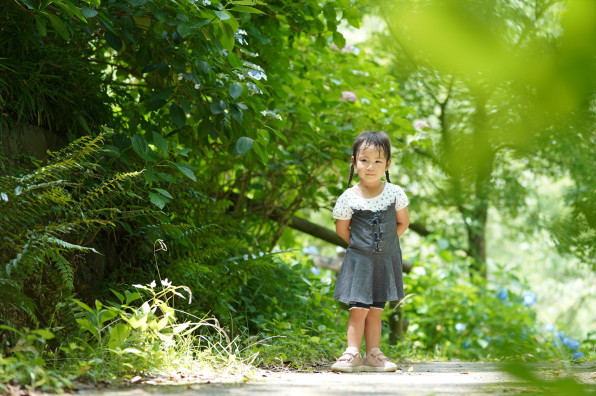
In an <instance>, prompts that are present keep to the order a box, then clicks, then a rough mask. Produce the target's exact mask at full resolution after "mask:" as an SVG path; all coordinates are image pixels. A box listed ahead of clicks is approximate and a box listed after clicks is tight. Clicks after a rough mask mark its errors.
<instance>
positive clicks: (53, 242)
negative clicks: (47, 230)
mask: <svg viewBox="0 0 596 396" xmlns="http://www.w3.org/2000/svg"><path fill="white" fill-rule="evenodd" d="M45 241H46V242H48V243H49V244H50V245H58V246H61V247H62V248H63V249H67V250H78V251H81V252H93V253H97V254H99V252H98V251H97V250H95V249H94V248H90V247H86V246H81V245H76V244H74V243H69V242H66V241H64V240H62V239H58V238H54V237H46V238H45Z"/></svg>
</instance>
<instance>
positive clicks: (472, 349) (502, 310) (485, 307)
mask: <svg viewBox="0 0 596 396" xmlns="http://www.w3.org/2000/svg"><path fill="white" fill-rule="evenodd" d="M439 245H441V244H440V243H439V244H436V243H435V242H431V244H428V243H424V244H423V246H422V248H421V251H422V252H423V253H419V254H418V255H417V256H416V257H414V269H413V271H412V273H411V274H409V275H408V276H407V277H406V278H405V287H406V293H413V294H414V295H413V296H411V297H410V298H409V299H408V300H407V302H406V303H405V306H404V308H403V315H404V316H405V317H406V318H407V319H408V320H409V325H408V329H407V337H406V338H405V340H404V341H402V343H401V344H400V347H401V351H400V354H401V355H402V356H404V357H431V358H442V359H452V358H458V359H464V360H477V359H503V358H521V357H523V358H527V359H549V358H554V357H563V356H561V355H560V354H559V353H558V352H557V348H556V346H555V345H554V344H553V343H552V342H549V336H548V334H547V332H546V331H544V330H543V329H541V325H540V323H538V322H537V320H536V313H535V311H534V310H533V308H532V305H533V301H532V298H535V296H533V297H532V294H531V293H527V294H526V296H524V291H528V290H529V288H528V287H527V286H525V285H524V284H523V282H522V281H521V280H520V279H518V278H517V277H516V276H515V275H514V274H510V273H498V272H497V273H491V279H489V280H488V281H485V280H483V279H477V278H473V277H470V275H469V270H468V267H467V266H468V263H467V260H466V259H465V255H463V254H462V255H461V256H460V255H458V253H457V252H453V251H451V250H449V249H441V248H440V247H439ZM567 358H569V357H567Z"/></svg>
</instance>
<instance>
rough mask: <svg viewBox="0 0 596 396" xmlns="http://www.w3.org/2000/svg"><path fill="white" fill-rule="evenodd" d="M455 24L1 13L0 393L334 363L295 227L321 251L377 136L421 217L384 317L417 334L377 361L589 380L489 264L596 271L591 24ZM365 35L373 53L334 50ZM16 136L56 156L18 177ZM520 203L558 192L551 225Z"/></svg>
mask: <svg viewBox="0 0 596 396" xmlns="http://www.w3.org/2000/svg"><path fill="white" fill-rule="evenodd" d="M457 4H458V5H457V6H453V7H452V6H446V5H444V4H443V3H442V2H435V1H423V2H421V1H399V2H388V3H374V4H373V3H371V4H368V2H367V1H350V0H335V1H324V2H315V1H301V2H293V1H258V0H257V1H253V0H236V1H234V0H233V1H222V2H220V1H208V0H197V1H195V0H176V1H170V0H167V1H166V0H105V1H100V0H89V1H87V0H54V1H49V0H48V1H31V0H15V1H12V2H9V3H7V4H6V5H5V7H4V8H3V10H2V12H1V13H0V47H1V48H3V51H4V52H3V54H2V58H0V105H1V106H2V119H1V120H0V127H1V130H0V133H1V134H2V142H3V146H4V147H3V148H4V154H3V155H2V156H0V169H1V175H0V194H1V196H0V198H1V199H0V207H1V208H2V216H1V217H0V229H1V230H2V232H1V233H0V262H1V263H2V266H1V267H0V286H1V287H0V297H1V301H2V304H0V320H1V321H2V327H0V328H1V330H0V336H1V337H2V340H3V341H4V343H3V346H2V348H3V349H2V350H0V370H2V371H0V377H2V378H3V381H9V380H10V381H16V382H20V383H21V384H28V385H29V386H32V387H48V388H53V389H58V388H61V387H64V386H70V385H71V383H70V381H71V380H72V379H74V378H87V379H88V380H98V379H103V378H117V377H122V376H125V375H133V374H137V373H153V372H156V371H168V370H169V371H184V370H189V371H191V372H192V371H193V370H194V371H196V370H197V366H196V364H197V363H196V362H202V363H201V364H203V363H205V362H206V363H205V365H204V366H205V367H206V366H209V365H210V364H211V365H215V366H217V367H220V366H221V365H224V366H225V365H227V366H226V367H230V362H233V363H234V364H236V363H238V361H239V360H242V359H245V360H243V361H250V359H254V356H255V355H254V354H256V353H258V357H256V359H258V360H257V362H259V363H260V364H264V365H294V366H303V365H307V364H316V363H320V362H322V361H326V359H327V360H328V359H332V358H333V356H334V355H337V354H338V353H339V352H340V351H341V349H342V348H343V343H344V341H343V340H344V334H343V333H344V326H345V319H346V315H347V313H346V312H345V311H343V310H342V307H340V306H339V305H338V304H337V303H335V302H334V301H333V300H332V299H331V298H330V295H331V293H332V288H333V282H334V274H333V272H331V271H329V270H323V271H321V270H320V269H319V268H317V267H315V266H314V264H313V261H312V260H311V258H309V256H307V255H305V254H304V253H303V252H302V248H303V247H305V246H306V245H309V244H315V245H318V246H319V248H320V250H321V251H329V252H330V251H331V248H330V247H329V246H326V245H324V244H323V243H322V242H319V241H315V240H313V239H312V238H310V237H305V236H304V235H301V234H299V233H297V232H296V231H290V230H289V229H288V225H289V224H290V222H291V218H292V216H294V215H300V216H302V217H306V218H310V219H311V220H313V221H315V222H317V223H319V224H322V225H326V226H328V227H329V228H332V227H333V224H332V222H331V219H330V217H331V216H330V211H329V209H330V208H332V206H333V202H334V199H335V198H336V197H337V196H338V195H339V194H340V193H341V191H342V190H343V188H345V182H346V181H347V177H348V174H349V164H348V160H349V157H350V155H351V148H350V147H351V143H352V141H353V139H354V137H355V136H356V135H357V134H358V133H359V132H361V131H363V130H385V131H387V132H388V133H389V134H390V136H391V137H392V140H393V144H394V147H395V148H396V150H395V153H394V156H393V164H395V166H392V168H391V170H390V172H391V179H392V181H393V182H395V183H397V184H400V185H402V186H404V188H405V189H406V192H407V193H408V195H409V196H410V198H411V205H410V212H411V215H412V224H411V229H410V231H409V235H408V236H406V238H407V239H406V246H409V248H408V249H407V250H406V258H407V259H409V260H412V261H413V262H414V270H413V272H412V273H411V274H410V275H409V276H408V277H407V280H406V288H407V290H408V293H413V295H412V296H410V297H408V299H407V300H406V302H405V305H404V307H403V308H402V309H401V310H398V309H395V310H387V311H386V314H385V315H386V316H385V321H386V322H387V323H392V321H393V320H394V319H395V316H396V315H397V316H400V315H401V316H402V317H403V318H405V319H407V320H408V321H409V326H408V328H407V329H404V330H406V331H405V332H404V334H405V336H404V337H402V339H400V340H398V341H397V342H393V343H391V344H390V345H389V340H394V338H395V337H390V335H389V334H387V333H386V334H385V335H384V337H385V339H384V343H385V344H387V349H388V350H390V351H391V353H392V354H393V356H395V357H401V358H420V357H424V358H428V357H430V358H462V359H501V358H510V357H521V356H523V357H525V358H532V357H533V358H538V359H550V358H560V359H569V358H570V357H571V354H572V353H574V352H575V353H579V352H581V353H582V354H585V355H588V356H593V354H594V343H595V341H594V340H595V337H596V335H595V334H594V333H589V332H586V331H582V332H579V333H578V334H581V337H582V338H585V339H582V340H581V341H582V343H581V348H580V344H579V343H578V341H577V340H575V339H573V338H570V337H566V336H565V335H564V334H563V333H562V332H561V331H565V332H566V331H567V330H569V329H566V328H562V329H555V328H554V327H553V328H550V327H547V328H544V329H543V328H541V325H542V324H541V323H540V322H539V321H538V320H537V318H536V313H535V311H534V309H533V304H534V301H535V299H536V294H535V292H532V290H536V285H532V284H530V283H529V282H527V281H526V279H524V277H523V276H521V275H519V272H516V271H510V270H508V269H506V268H505V266H504V264H503V260H511V257H512V256H514V255H516V256H517V254H514V253H512V254H511V255H510V256H509V257H505V258H503V257H499V255H498V254H496V253H495V254H494V255H493V256H492V257H491V251H495V249H494V248H493V250H491V243H492V242H493V241H495V240H498V241H504V240H505V239H507V240H509V244H510V245H508V246H511V244H513V246H517V245H516V241H515V238H514V237H512V235H520V240H519V241H518V242H520V243H521V242H523V243H530V242H531V241H535V240H536V238H537V236H539V237H543V236H545V235H546V238H548V239H549V240H551V241H554V243H555V244H556V249H552V250H551V252H552V255H557V254H558V255H557V256H556V257H562V260H565V261H568V262H571V263H575V262H581V263H582V265H586V266H591V268H592V269H593V268H594V264H595V261H594V257H595V255H594V246H595V244H594V242H596V232H595V230H596V218H595V214H596V210H595V208H594V204H593V202H592V200H591V195H593V194H592V192H593V191H594V187H595V186H596V180H595V179H594V175H596V172H595V169H594V163H593V161H590V160H589V159H590V158H593V157H594V147H596V146H595V145H594V143H596V142H594V139H595V134H594V132H593V125H594V124H593V120H592V116H593V110H594V109H593V99H594V98H593V95H594V89H593V88H594V87H593V85H592V84H593V82H592V79H593V75H594V70H593V67H594V63H593V56H594V53H595V51H594V48H593V46H594V45H595V44H594V43H595V42H596V41H594V40H584V39H583V38H584V37H593V34H594V27H593V26H596V25H594V24H593V22H594V21H593V18H592V17H588V16H587V15H596V13H590V11H593V10H591V9H589V8H590V7H591V5H585V4H587V3H586V2H578V1H575V2H574V1H569V2H544V3H541V2H533V1H521V2H516V3H511V2H506V1H497V0H494V1H490V2H477V1H468V2H458V3H457ZM585 7H587V8H588V9H585ZM363 16H366V17H367V18H368V17H370V18H375V19H373V21H375V22H374V23H375V24H376V25H377V26H380V27H381V28H380V29H379V33H378V34H375V35H373V36H371V39H369V40H368V41H365V42H363V43H362V44H359V45H358V46H354V45H350V44H349V43H346V39H345V38H344V34H342V33H341V32H344V33H346V32H350V31H353V30H354V29H358V28H360V27H361V24H362V22H361V21H362V17H363ZM462 18H464V19H465V23H461V22H462ZM383 26H384V28H383ZM338 27H339V30H338ZM462 38H464V39H465V40H460V39H462ZM578 43H586V44H585V45H584V44H582V45H580V44H578ZM31 126H35V127H39V128H41V129H42V130H45V131H46V132H48V133H51V134H52V135H53V136H56V140H57V141H61V142H70V144H69V145H68V146H66V147H59V148H56V149H54V148H52V150H55V151H53V152H51V153H49V155H48V156H47V158H34V157H32V156H31V155H29V154H27V153H22V154H19V155H14V153H12V152H10V151H9V149H10V147H12V146H11V143H9V142H10V141H18V139H19V136H20V134H21V133H22V131H23V130H28V129H30V128H31ZM10 139H12V140H10ZM541 178H542V179H541ZM535 180H543V182H542V184H540V183H539V184H540V185H544V184H545V183H554V182H561V181H562V183H563V185H564V186H565V188H564V189H560V190H557V192H558V193H559V192H560V193H561V195H562V196H561V198H560V200H565V205H551V206H549V207H548V208H549V211H548V213H545V211H544V210H541V207H540V205H537V204H536V203H541V202H543V201H544V198H540V197H541V195H540V192H539V191H538V190H539V186H537V185H533V184H532V183H530V182H529V181H535ZM545 180H546V182H544V181H545ZM536 197H538V198H536ZM534 198H535V199H534ZM550 209H552V210H550ZM491 210H494V211H496V213H498V215H495V214H491ZM512 219H515V220H516V221H513V220H512ZM491 220H492V223H491ZM494 224H497V225H502V227H497V230H498V232H495V231H494V229H493V228H491V225H494ZM503 229H507V231H505V232H504V231H503ZM491 230H492V231H491ZM499 233H504V234H506V236H505V237H502V236H501V235H500V234H499ZM491 238H492V239H491ZM512 240H513V241H512ZM487 246H488V249H487ZM514 249H515V248H514ZM496 250H499V249H498V248H497V249H496ZM501 250H503V249H501ZM326 254H327V255H332V254H333V253H326ZM524 257H525V256H524ZM491 260H492V261H491ZM574 260H576V261H574ZM587 271H588V272H589V271H590V270H589V269H588V270H587ZM168 279H169V280H171V281H168ZM153 282H155V283H153ZM171 282H173V284H172V283H171ZM190 293H192V298H190ZM532 296H533V297H532ZM586 296H587V297H586V298H587V299H588V301H589V299H590V298H592V297H591V296H590V295H589V294H586ZM74 298H76V300H73V299H74ZM538 298H540V296H538ZM533 300H534V301H533ZM99 301H102V303H100V302H99ZM110 302H111V303H110ZM174 308H176V310H174ZM210 318H211V319H210ZM592 324H593V322H592ZM589 326H590V323H588V324H587V325H586V326H584V328H588V329H589ZM394 335H395V334H394ZM576 337H577V336H576ZM205 340H208V341H207V343H205ZM576 343H577V344H576ZM222 350H223V351H225V353H224V354H222ZM184 351H186V352H184ZM213 351H216V352H213ZM209 356H211V357H213V356H227V357H228V358H229V359H228V360H227V361H225V362H222V361H220V360H217V359H211V358H210V357H209ZM251 356H252V358H251ZM575 356H576V358H579V356H580V355H575ZM65 357H68V358H72V359H67V360H66V359H65ZM218 365H220V366H218ZM232 366H233V365H232ZM201 367H203V366H201ZM233 367H235V369H236V370H241V368H240V366H233ZM203 369H204V367H203Z"/></svg>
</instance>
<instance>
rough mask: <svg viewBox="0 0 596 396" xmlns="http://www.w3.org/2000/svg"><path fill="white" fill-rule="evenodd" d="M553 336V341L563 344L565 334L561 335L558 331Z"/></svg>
mask: <svg viewBox="0 0 596 396" xmlns="http://www.w3.org/2000/svg"><path fill="white" fill-rule="evenodd" d="M553 335H554V337H555V341H560V342H563V340H564V339H565V334H563V333H562V332H560V331H557V332H555V333H554V334H553Z"/></svg>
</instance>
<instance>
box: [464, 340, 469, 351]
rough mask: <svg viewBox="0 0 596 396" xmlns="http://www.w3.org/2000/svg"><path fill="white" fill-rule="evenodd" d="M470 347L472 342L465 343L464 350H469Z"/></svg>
mask: <svg viewBox="0 0 596 396" xmlns="http://www.w3.org/2000/svg"><path fill="white" fill-rule="evenodd" d="M469 347H470V341H466V342H464V349H468V348H469Z"/></svg>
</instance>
